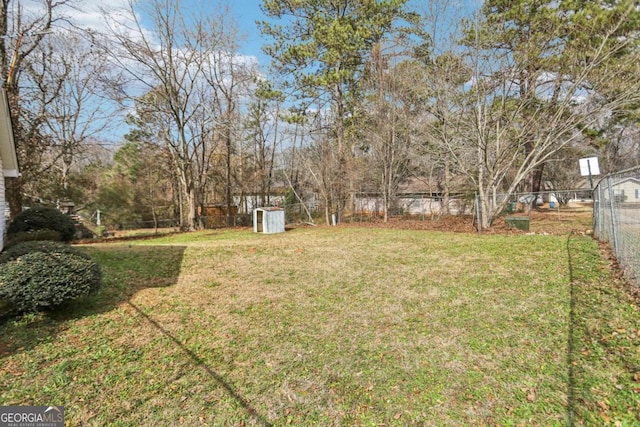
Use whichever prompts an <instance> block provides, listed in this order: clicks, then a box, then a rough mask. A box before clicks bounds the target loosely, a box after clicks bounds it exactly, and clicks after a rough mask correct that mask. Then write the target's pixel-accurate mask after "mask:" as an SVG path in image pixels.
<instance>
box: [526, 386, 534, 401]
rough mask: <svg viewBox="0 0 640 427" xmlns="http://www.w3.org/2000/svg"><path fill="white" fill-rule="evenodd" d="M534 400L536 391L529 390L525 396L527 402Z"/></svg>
mask: <svg viewBox="0 0 640 427" xmlns="http://www.w3.org/2000/svg"><path fill="white" fill-rule="evenodd" d="M535 400H536V390H535V389H533V388H532V389H531V390H529V393H528V394H527V401H528V402H534V401H535Z"/></svg>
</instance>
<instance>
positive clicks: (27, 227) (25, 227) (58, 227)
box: [7, 206, 76, 242]
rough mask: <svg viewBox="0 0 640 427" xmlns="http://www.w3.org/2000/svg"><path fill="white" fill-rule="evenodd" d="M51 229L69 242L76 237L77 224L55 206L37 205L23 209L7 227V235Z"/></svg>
mask: <svg viewBox="0 0 640 427" xmlns="http://www.w3.org/2000/svg"><path fill="white" fill-rule="evenodd" d="M40 230H51V231H55V232H58V233H60V240H62V241H65V242H68V241H70V240H73V238H74V237H75V232H76V229H75V224H74V223H73V220H72V219H71V218H70V217H69V216H68V215H65V214H63V213H62V212H60V211H59V210H57V209H55V208H48V207H45V206H36V207H34V208H31V209H28V210H26V211H22V212H20V213H19V214H18V216H16V218H15V219H14V220H13V221H11V223H10V224H9V227H8V228H7V236H8V237H10V236H11V235H15V234H18V233H25V232H26V233H28V232H39V231H40Z"/></svg>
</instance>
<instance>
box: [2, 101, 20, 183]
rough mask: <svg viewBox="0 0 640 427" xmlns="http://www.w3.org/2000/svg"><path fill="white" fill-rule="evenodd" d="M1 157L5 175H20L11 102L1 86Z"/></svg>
mask: <svg viewBox="0 0 640 427" xmlns="http://www.w3.org/2000/svg"><path fill="white" fill-rule="evenodd" d="M0 157H1V158H2V166H3V170H4V176H8V177H17V176H19V175H20V173H19V171H18V157H17V155H16V146H15V143H14V141H13V126H12V124H11V114H10V112H9V102H8V101H7V93H6V92H5V90H4V88H0Z"/></svg>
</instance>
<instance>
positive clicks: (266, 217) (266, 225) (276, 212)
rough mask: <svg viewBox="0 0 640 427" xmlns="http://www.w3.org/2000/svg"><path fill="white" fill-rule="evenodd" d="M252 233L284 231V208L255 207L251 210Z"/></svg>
mask: <svg viewBox="0 0 640 427" xmlns="http://www.w3.org/2000/svg"><path fill="white" fill-rule="evenodd" d="M253 231H254V233H266V234H271V233H284V209H282V208H257V209H254V210H253Z"/></svg>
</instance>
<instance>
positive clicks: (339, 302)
mask: <svg viewBox="0 0 640 427" xmlns="http://www.w3.org/2000/svg"><path fill="white" fill-rule="evenodd" d="M84 248H85V249H86V250H87V251H88V252H89V253H91V255H93V256H94V257H95V259H96V260H98V261H99V262H100V264H101V265H102V267H103V272H104V280H105V286H104V288H103V290H102V291H101V292H100V294H99V295H98V296H96V297H93V298H92V299H89V300H86V301H83V303H82V304H75V305H72V306H68V307H65V309H64V310H60V311H58V312H55V313H49V314H41V315H31V316H25V317H23V318H20V319H14V320H9V321H6V322H5V323H4V324H2V325H0V337H2V338H1V339H2V342H1V344H0V404H2V405H63V406H64V407H65V411H66V418H67V425H68V426H76V425H77V426H105V425H111V426H141V425H149V426H197V425H212V426H218V425H234V426H235V425H277V426H280V425H295V426H308V425H323V426H332V425H362V426H378V425H398V426H405V425H426V426H431V425H434V426H462V425H464V426H468V425H478V426H479V425H505V426H517V425H526V426H530V425H540V426H550V425H587V426H592V425H598V426H599V425H607V424H610V425H622V426H632V425H638V424H640V418H639V417H638V414H640V350H639V349H640V331H639V329H640V312H639V310H638V306H637V305H636V304H635V303H633V301H632V300H630V299H629V298H628V297H627V295H626V294H625V292H624V291H623V289H622V286H621V284H620V283H619V282H618V281H617V280H615V279H614V278H613V277H612V276H611V273H610V272H609V269H608V267H607V264H606V262H605V261H604V260H603V258H602V257H601V256H600V253H599V250H598V245H597V243H596V242H594V241H592V240H591V238H590V237H587V236H580V235H573V236H569V235H565V236H552V235H546V236H543V235H510V236H504V235H490V236H489V235H480V236H479V235H467V234H452V233H437V232H425V231H406V230H405V231H403V230H384V229H367V228H346V227H345V228H343V227H338V228H329V227H318V228H306V229H296V230H292V231H288V232H287V233H284V234H278V235H262V234H253V233H251V232H250V231H239V230H233V231H211V230H209V231H206V232H199V233H189V234H185V235H175V236H171V237H164V238H159V239H153V240H144V241H138V242H124V243H110V244H103V245H92V246H85V247H84Z"/></svg>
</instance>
